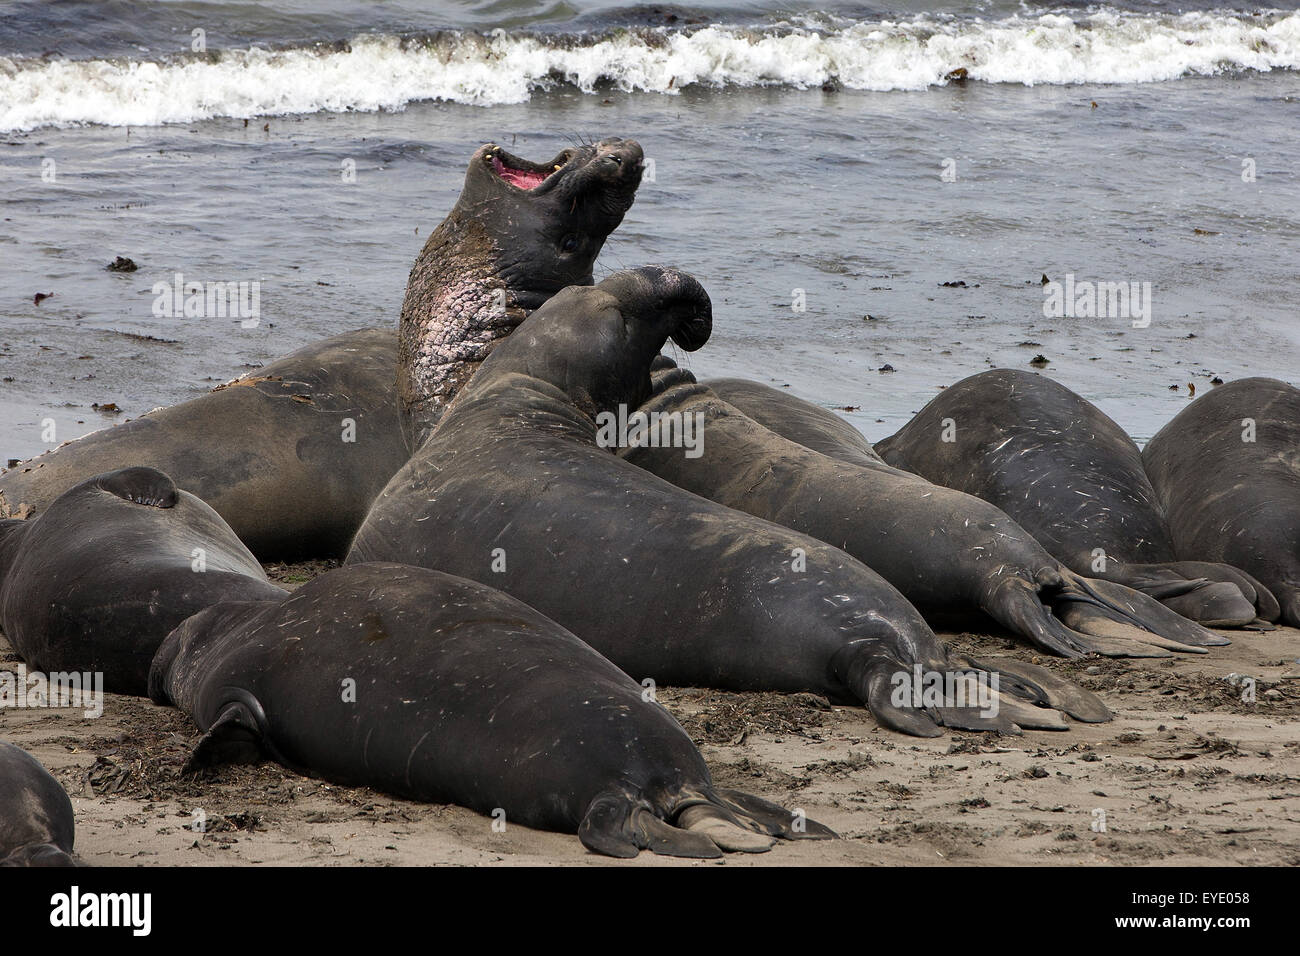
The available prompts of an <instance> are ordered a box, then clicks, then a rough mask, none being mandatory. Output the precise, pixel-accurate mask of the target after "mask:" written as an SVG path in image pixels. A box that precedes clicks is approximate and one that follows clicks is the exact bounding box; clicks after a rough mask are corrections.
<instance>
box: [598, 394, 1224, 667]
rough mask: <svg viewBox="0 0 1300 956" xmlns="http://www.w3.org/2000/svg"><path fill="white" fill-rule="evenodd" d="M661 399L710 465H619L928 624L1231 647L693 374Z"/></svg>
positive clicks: (1019, 532) (1052, 638) (647, 457)
mask: <svg viewBox="0 0 1300 956" xmlns="http://www.w3.org/2000/svg"><path fill="white" fill-rule="evenodd" d="M655 385H656V390H657V394H655V395H654V397H652V398H651V399H649V400H648V401H646V402H645V403H644V404H643V405H642V406H641V408H640V411H641V412H642V413H643V414H645V415H648V416H650V417H651V418H652V419H655V418H657V420H660V421H672V420H677V419H681V420H688V419H690V420H694V421H695V422H696V423H697V424H696V426H695V427H696V429H697V430H699V431H701V432H702V433H703V434H704V436H705V441H704V445H703V449H702V454H698V455H691V454H689V453H686V452H685V451H684V450H683V449H682V448H677V447H672V446H671V445H670V444H668V443H663V442H660V443H650V442H645V441H642V442H638V443H631V444H630V445H629V447H626V448H624V449H622V450H621V451H620V454H621V455H622V456H623V457H624V458H625V459H626V460H627V461H629V462H632V463H633V464H636V465H638V466H639V467H642V468H644V469H646V470H648V471H650V472H652V473H654V474H655V475H658V476H659V477H661V478H664V479H666V480H668V481H671V482H672V483H673V484H675V485H677V486H678V487H680V488H684V489H686V490H688V491H692V492H694V493H696V494H698V495H702V496H704V497H707V498H710V499H712V500H713V501H716V502H718V503H719V504H723V505H726V506H728V507H731V508H735V509H737V510H739V511H744V512H746V513H748V514H751V515H754V516H756V517H759V518H763V519H765V520H767V521H773V522H776V523H777V524H780V525H784V526H785V527H788V528H792V529H794V530H795V531H799V532H802V533H804V534H807V535H811V536H812V537H814V538H816V539H818V540H820V541H824V542H826V543H827V544H831V545H835V546H836V547H839V548H841V549H843V550H844V551H846V552H848V553H849V554H851V555H852V556H853V557H855V558H857V559H858V560H859V561H861V562H862V563H863V564H865V565H867V567H869V568H871V569H872V570H873V571H875V572H877V573H879V574H880V575H881V576H882V577H884V579H885V580H887V581H888V582H889V583H890V584H892V585H894V586H895V587H896V588H898V590H899V591H901V592H902V594H903V596H904V597H905V598H907V599H908V600H909V601H911V602H912V603H913V604H914V605H916V606H917V607H918V608H919V609H920V610H921V611H922V612H924V613H925V614H927V616H933V615H935V614H942V615H945V616H948V615H952V614H954V613H955V614H960V615H962V616H963V617H969V615H970V614H971V613H972V612H975V611H977V610H983V611H984V612H986V613H987V614H988V615H989V616H990V617H992V618H993V619H994V620H995V621H997V622H998V623H999V624H1001V625H1003V626H1004V627H1006V628H1007V629H1009V630H1010V631H1012V632H1013V633H1015V634H1018V635H1021V636H1023V637H1026V638H1028V639H1029V640H1030V641H1032V642H1033V643H1035V644H1036V645H1038V646H1039V647H1042V648H1044V649H1046V650H1049V651H1052V652H1054V653H1057V654H1063V655H1066V656H1070V657H1077V656H1079V655H1081V654H1084V653H1089V652H1092V653H1098V654H1106V655H1110V656H1138V657H1152V656H1165V657H1167V656H1169V653H1170V650H1181V651H1195V652H1199V653H1203V650H1202V648H1201V647H1200V646H1199V645H1203V644H1222V643H1225V641H1224V639H1223V638H1221V637H1219V636H1218V635H1216V634H1214V633H1212V632H1210V631H1207V630H1205V629H1204V628H1202V627H1200V626H1198V625H1196V624H1193V623H1191V622H1190V621H1185V620H1183V619H1182V618H1181V617H1179V616H1178V615H1176V614H1174V613H1172V612H1171V611H1169V610H1167V609H1165V608H1164V607H1162V606H1161V605H1160V604H1158V603H1157V602H1155V601H1153V600H1150V599H1149V598H1146V597H1145V596H1144V595H1142V594H1138V593H1135V592H1132V591H1129V590H1128V589H1126V588H1122V587H1118V586H1116V585H1114V584H1110V583H1108V582H1104V581H1092V580H1088V579H1087V578H1083V577H1079V576H1078V575H1075V574H1072V573H1071V572H1070V571H1069V570H1067V569H1066V568H1064V567H1062V566H1061V565H1060V564H1059V563H1058V562H1057V561H1056V560H1054V559H1053V558H1052V557H1051V555H1049V554H1048V553H1047V552H1046V551H1044V550H1043V548H1042V547H1041V546H1040V545H1039V544H1038V542H1037V541H1035V540H1034V539H1033V537H1032V536H1030V535H1029V533H1028V532H1026V531H1025V530H1024V529H1023V528H1021V527H1020V526H1019V525H1018V524H1016V522H1014V521H1012V520H1011V519H1010V518H1009V517H1007V515H1005V514H1004V513H1002V512H1001V511H999V510H998V509H997V508H996V507H994V506H993V505H991V504H989V503H988V502H986V501H981V500H980V499H979V498H975V497H972V496H971V495H967V494H963V493H962V492H960V491H954V490H952V489H950V488H943V487H939V486H936V485H933V484H931V483H930V482H928V481H926V480H925V479H923V478H919V477H917V476H916V475H912V474H908V473H906V472H903V471H899V470H898V469H896V468H891V467H890V466H888V465H886V464H884V463H883V462H875V463H871V464H854V463H849V462H845V461H840V460H836V459H833V458H828V457H827V456H825V455H822V454H819V453H818V452H815V451H813V450H812V449H811V448H806V447H804V446H803V445H800V444H797V443H796V442H792V441H789V440H788V439H785V438H782V437H781V436H780V435H777V434H775V433H774V432H771V431H769V430H767V429H766V428H764V427H763V426H762V425H759V424H758V423H757V422H755V421H754V420H753V419H751V418H749V417H748V416H747V415H745V414H743V413H742V412H741V411H740V410H739V409H737V408H735V407H734V406H732V405H731V404H729V403H727V402H724V401H722V399H720V398H718V396H717V395H715V394H714V393H713V392H712V390H711V389H709V388H708V387H706V386H703V385H700V384H697V383H696V382H695V379H694V377H693V376H692V375H691V374H690V373H689V372H686V371H684V370H681V369H677V370H673V371H665V372H660V373H659V374H658V375H657V376H656V382H655ZM963 623H965V622H964V621H963ZM1191 645H1196V646H1191Z"/></svg>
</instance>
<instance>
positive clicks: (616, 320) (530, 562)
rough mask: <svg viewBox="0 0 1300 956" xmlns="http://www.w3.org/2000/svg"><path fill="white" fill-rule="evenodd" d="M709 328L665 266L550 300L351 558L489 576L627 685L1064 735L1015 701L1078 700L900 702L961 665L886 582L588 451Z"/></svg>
mask: <svg viewBox="0 0 1300 956" xmlns="http://www.w3.org/2000/svg"><path fill="white" fill-rule="evenodd" d="M710 327H711V311H710V305H709V299H708V296H707V294H706V293H705V292H704V290H703V289H702V288H700V286H699V284H698V283H696V282H695V280H694V279H692V278H691V277H690V276H687V275H684V274H682V273H679V272H676V271H675V270H663V269H656V268H646V269H640V270H635V271H624V272H618V273H615V274H614V275H613V276H611V277H610V278H608V279H606V280H605V281H604V282H601V283H600V284H599V285H597V286H595V287H587V288H576V287H575V288H569V289H565V290H564V291H563V292H561V293H560V294H558V295H556V296H555V297H554V298H552V299H551V300H550V301H549V302H547V303H546V304H545V305H544V306H543V307H542V308H540V309H539V310H537V311H536V312H535V313H534V314H533V315H532V316H531V317H530V318H529V319H528V320H526V321H525V322H524V323H523V325H521V326H520V327H519V329H518V330H516V331H515V332H514V333H513V334H512V335H511V336H510V337H509V338H508V339H506V340H505V341H504V342H502V343H500V344H499V345H498V346H497V347H496V349H495V350H494V351H493V353H492V354H491V355H490V356H489V357H488V359H487V360H486V361H485V362H484V363H483V365H482V366H481V367H480V368H479V370H478V373H477V374H476V375H475V376H474V378H473V380H472V381H471V382H470V383H469V385H467V386H466V387H465V388H464V389H463V390H462V391H461V393H460V394H459V396H458V397H457V399H456V400H455V401H454V402H453V403H452V405H451V406H450V407H449V408H448V409H447V411H446V413H445V414H444V416H443V418H442V420H441V421H440V423H439V425H438V427H437V429H436V430H435V431H434V432H433V434H432V435H431V436H430V438H429V440H428V441H427V442H426V443H425V444H424V445H423V446H422V447H421V449H420V451H419V452H418V453H417V454H416V455H415V456H414V457H413V458H412V460H411V461H410V462H408V463H407V465H406V466H405V467H404V468H403V469H402V470H401V471H400V472H398V474H397V475H395V476H394V477H393V480H392V481H391V482H389V484H388V487H387V488H385V489H384V491H383V493H382V494H381V495H380V496H379V498H378V500H377V501H376V502H375V506H374V508H372V509H371V512H370V514H369V516H367V518H366V522H365V524H363V525H362V526H361V529H360V530H359V531H358V532H357V538H356V541H355V542H354V543H353V546H352V551H351V552H350V553H349V555H348V557H347V563H348V564H354V563H358V562H363V561H376V560H384V561H400V562H402V563H405V564H414V565H421V566H426V567H436V568H438V569H440V570H444V571H447V572H449V573H452V574H459V575H462V576H464V577H468V578H471V579H474V580H478V581H482V582H484V583H488V584H491V585H493V586H494V587H498V588H500V589H501V590H503V591H505V592H507V593H508V594H511V595H513V596H514V597H517V598H519V599H520V600H522V601H524V602H525V603H527V604H529V605H531V606H532V607H535V608H536V609H537V610H539V611H541V612H542V613H543V614H546V615H547V616H548V617H550V618H552V619H553V620H555V621H556V622H557V623H559V624H561V625H562V626H564V627H567V628H568V629H569V630H571V631H572V632H573V633H574V634H576V635H577V636H578V637H579V638H581V639H582V640H584V641H586V642H587V643H588V644H590V645H592V646H593V647H594V648H596V650H598V651H600V652H601V653H603V654H605V656H607V657H608V658H610V660H612V661H613V662H614V663H615V664H616V665H618V666H619V667H621V668H622V669H623V670H624V671H625V672H627V673H628V674H630V675H631V676H632V677H634V678H636V679H637V680H641V679H643V678H652V679H654V680H656V681H659V682H661V683H666V684H685V685H693V686H700V685H705V686H712V687H722V688H734V689H739V690H759V689H763V690H782V691H805V690H806V691H815V692H817V693H821V694H824V695H826V696H827V697H829V698H831V699H833V700H838V701H851V702H854V703H866V704H867V706H869V707H870V708H871V711H872V713H873V714H875V716H876V717H877V719H879V720H880V721H881V722H882V723H883V724H885V725H886V726H888V727H891V728H893V729H896V730H901V731H903V732H906V733H912V734H919V735H927V736H934V735H937V734H939V733H941V730H940V728H941V727H942V726H949V727H970V728H979V729H1001V730H1006V731H1010V732H1015V731H1016V730H1017V729H1018V727H1017V725H1020V726H1036V727H1056V728H1060V727H1064V726H1065V722H1064V720H1063V719H1062V717H1061V715H1060V714H1059V713H1057V712H1056V711H1055V710H1052V709H1049V708H1046V707H1036V706H1028V705H1026V703H1024V701H1025V700H1028V701H1029V702H1031V703H1032V704H1046V703H1049V702H1050V703H1051V705H1052V706H1053V707H1065V708H1073V707H1074V704H1075V701H1076V699H1077V698H1075V697H1073V696H1072V695H1069V694H1065V695H1062V694H1059V692H1058V690H1057V689H1056V688H1054V687H1052V686H1046V687H1044V686H1042V685H1041V684H1037V683H1034V682H1033V681H1032V680H1029V679H1024V680H1022V679H1020V678H1019V677H1015V678H1013V677H1012V676H1011V675H1010V674H1009V673H1004V674H1003V677H1002V692H1001V694H1000V695H998V694H996V692H995V694H994V698H995V699H996V700H997V701H998V702H999V703H998V705H997V706H995V707H994V708H993V709H994V710H995V711H996V713H993V714H989V713H986V712H982V710H981V709H980V708H977V707H972V706H969V702H963V703H955V702H954V700H955V698H953V697H952V696H946V697H944V698H943V699H942V700H939V701H938V702H937V703H935V702H933V701H931V702H926V703H924V705H920V706H918V705H917V704H916V703H914V702H913V701H912V700H905V701H900V700H898V699H897V697H896V696H895V695H894V694H893V691H895V690H896V689H897V684H894V683H891V681H892V680H893V679H894V678H895V677H897V676H898V675H899V674H900V673H903V674H906V673H911V672H912V670H913V668H914V667H919V668H921V669H922V670H923V671H924V672H925V673H927V674H931V673H943V674H948V673H952V672H953V671H955V670H961V669H963V668H964V667H965V666H966V664H967V662H963V661H958V660H955V659H950V658H949V655H948V652H947V649H946V648H945V647H944V646H943V645H942V644H941V643H940V642H939V640H938V639H937V638H936V637H935V635H934V633H933V632H932V631H931V630H930V628H929V627H928V626H927V625H926V623H925V621H924V620H923V619H922V618H921V616H920V614H919V613H917V611H916V609H915V608H913V607H912V606H911V605H910V604H908V603H907V601H906V600H904V599H903V597H902V595H900V594H899V593H898V592H897V591H896V590H895V589H894V588H892V587H891V586H890V585H888V584H887V583H886V582H885V581H883V580H882V579H881V578H880V577H879V576H878V575H877V574H875V573H874V572H872V571H870V570H869V569H868V568H866V567H864V566H863V565H861V564H860V563H858V562H857V561H855V560H853V559H852V558H850V557H849V556H848V555H846V554H844V553H843V552H841V551H838V550H836V549H834V548H831V547H829V546H827V545H825V544H822V543H821V542H818V541H815V540H813V539H812V538H809V537H806V536H804V535H800V534H796V533H795V532H792V531H790V530H789V529H787V528H782V527H780V526H778V525H774V524H771V523H769V522H766V521H760V520H759V519H756V518H753V517H750V516H749V515H744V514H740V513H739V512H735V511H732V510H731V509H729V508H724V507H722V506H720V505H717V504H714V503H712V502H709V501H705V500H704V499H702V498H699V497H697V496H695V495H692V494H689V493H687V492H684V491H682V490H681V489H679V488H675V487H673V486H672V485H670V484H668V483H667V482H665V481H662V480H661V479H659V478H656V477H654V476H653V475H650V474H647V473H646V472H644V471H642V470H641V469H639V468H636V467H635V466H633V465H631V464H629V463H627V462H625V461H622V460H620V459H619V458H618V457H617V456H615V455H614V454H612V452H611V451H609V450H607V449H605V448H601V447H599V446H598V444H597V440H598V438H597V436H598V428H597V424H596V421H595V419H596V417H597V416H599V415H601V414H602V413H605V412H610V411H612V410H615V409H617V408H619V407H620V406H623V407H624V409H626V408H628V407H631V408H635V406H636V405H638V404H639V403H640V402H641V401H642V400H643V399H644V398H645V397H646V396H647V395H648V394H649V393H650V363H651V361H652V359H653V358H654V357H655V354H656V353H657V352H658V351H659V350H660V348H662V347H663V345H664V343H665V342H666V340H667V339H669V338H670V337H671V338H672V339H673V341H674V342H676V343H677V345H679V346H680V347H681V348H683V349H685V350H687V351H693V350H694V349H697V348H699V347H700V346H701V345H703V344H704V342H705V340H706V339H707V338H708V335H709V331H710ZM805 565H806V566H805ZM970 669H971V670H972V671H975V670H980V668H979V666H978V665H973V664H972V665H970ZM981 673H984V674H985V675H986V676H987V672H986V671H981ZM1079 695H1080V696H1087V695H1083V694H1082V692H1079ZM1017 697H1019V698H1020V699H1019V700H1017ZM1062 698H1065V699H1064V701H1062ZM1092 700H1094V701H1095V698H1093V699H1092ZM1097 706H1100V704H1097ZM985 710H987V708H986V709H985ZM1103 710H1104V708H1103Z"/></svg>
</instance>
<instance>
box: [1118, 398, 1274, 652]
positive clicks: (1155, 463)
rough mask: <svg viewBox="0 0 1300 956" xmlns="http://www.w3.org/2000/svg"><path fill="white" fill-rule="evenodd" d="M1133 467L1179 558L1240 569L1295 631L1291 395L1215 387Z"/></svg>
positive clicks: (1180, 416)
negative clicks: (1150, 492)
mask: <svg viewBox="0 0 1300 956" xmlns="http://www.w3.org/2000/svg"><path fill="white" fill-rule="evenodd" d="M1142 461H1143V463H1144V464H1145V466H1146V470H1147V474H1148V475H1149V476H1150V477H1151V483H1152V485H1154V487H1155V491H1156V494H1157V495H1159V498H1160V502H1161V503H1162V504H1163V505H1164V508H1165V511H1166V513H1167V514H1168V515H1169V528H1170V531H1171V532H1172V534H1173V541H1174V549H1175V550H1176V551H1177V553H1178V556H1179V557H1180V558H1187V559H1190V560H1194V561H1226V562H1227V563H1228V564H1231V565H1233V566H1234V567H1239V568H1242V569H1243V570H1245V571H1249V572H1250V573H1251V574H1253V575H1254V576H1255V577H1257V578H1259V580H1260V581H1262V582H1264V584H1265V585H1267V586H1268V588H1269V590H1271V591H1272V592H1273V593H1274V594H1275V595H1276V596H1277V600H1278V602H1279V603H1280V604H1281V614H1282V620H1283V621H1284V622H1286V623H1287V624H1289V625H1291V626H1292V627H1300V389H1296V388H1294V387H1292V386H1290V385H1287V384H1286V383H1285V382H1279V381H1277V380H1276V379H1272V378H1243V379H1240V380H1238V381H1235V382H1229V383H1228V384H1227V385H1221V386H1219V387H1218V388H1216V389H1214V390H1213V391H1211V392H1209V393H1208V394H1206V395H1204V396H1202V397H1201V398H1198V399H1196V400H1195V401H1194V402H1192V403H1191V404H1190V405H1188V406H1187V408H1185V409H1183V411H1181V412H1179V413H1178V415H1177V417H1175V418H1174V420H1173V421H1171V422H1170V423H1169V424H1167V425H1166V426H1165V427H1164V428H1162V429H1160V431H1159V432H1157V433H1156V436H1155V437H1154V438H1152V439H1151V441H1149V442H1147V446H1146V449H1145V450H1144V451H1143V453H1142Z"/></svg>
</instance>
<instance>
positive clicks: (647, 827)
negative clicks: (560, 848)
mask: <svg viewBox="0 0 1300 956" xmlns="http://www.w3.org/2000/svg"><path fill="white" fill-rule="evenodd" d="M578 839H579V840H581V841H582V845H583V846H585V847H586V848H587V849H588V850H591V851H592V852H594V853H603V854H605V855H606V856H614V857H618V858H620V859H625V860H626V859H631V858H632V857H634V856H636V855H637V853H639V852H640V851H641V850H643V849H646V850H650V851H652V852H654V853H657V854H659V855H660V856H680V857H688V858H691V859H700V860H712V859H716V858H717V857H720V856H722V851H721V850H720V849H718V846H717V844H716V843H714V842H713V841H712V840H710V839H709V838H708V837H707V836H706V835H705V834H703V833H697V832H692V831H690V830H681V829H678V828H677V827H674V826H672V825H671V824H668V823H665V822H664V821H663V820H660V819H659V818H658V817H657V816H655V815H654V813H653V812H652V811H651V810H650V809H649V807H647V806H645V805H644V803H642V802H641V801H640V800H637V799H634V798H632V797H630V796H628V795H627V794H626V793H622V792H608V793H603V794H601V795H600V796H598V797H596V799H595V800H593V801H592V802H591V806H590V807H588V808H587V813H586V815H585V816H584V817H583V818H582V822H581V823H580V824H578Z"/></svg>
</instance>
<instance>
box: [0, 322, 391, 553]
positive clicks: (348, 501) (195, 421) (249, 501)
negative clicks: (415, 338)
mask: <svg viewBox="0 0 1300 956" xmlns="http://www.w3.org/2000/svg"><path fill="white" fill-rule="evenodd" d="M396 364H397V339H396V336H395V335H394V334H393V331H392V330H391V329H363V330H360V331H357V332H348V333H346V334H344V335H337V336H334V337H333V338H330V339H326V340H325V341H323V342H320V343H317V344H315V345H311V346H308V347H307V348H304V349H299V350H298V351H296V352H293V353H291V354H289V355H287V356H285V357H284V358H282V359H279V360H277V361H275V362H272V363H271V364H270V365H267V366H265V367H263V368H260V369H258V370H257V371H256V372H253V373H250V374H249V375H246V376H244V377H242V378H238V379H235V380H234V381H233V382H231V383H229V384H228V385H223V386H220V387H219V388H217V389H216V390H215V391H213V392H211V393H210V394H208V395H204V396H202V397H201V398H196V399H193V400H192V401H188V402H182V403H181V404H179V405H173V406H171V407H170V408H163V409H159V410H157V411H153V412H150V413H149V414H147V415H144V416H142V417H140V418H137V419H135V420H134V421H131V422H127V423H126V424H123V425H117V426H115V427H113V428H107V429H104V430H103V431H98V432H95V433H94V434H91V435H87V436H86V437H85V438H81V439H78V440H77V441H74V442H70V443H68V444H67V445H65V446H63V447H62V448H59V449H57V450H55V451H53V452H49V453H47V454H45V455H42V456H40V457H39V458H34V459H32V460H31V461H29V462H26V463H24V464H22V465H20V466H18V467H16V468H14V469H12V470H10V471H8V472H6V473H5V474H4V475H0V517H9V516H15V517H19V516H22V515H24V514H27V513H28V512H36V513H40V512H41V511H44V510H45V509H46V508H48V507H49V505H50V503H51V502H52V501H54V499H55V498H57V497H59V495H61V494H63V492H65V491H67V490H68V489H69V488H71V487H72V486H73V485H75V484H77V483H79V482H81V481H84V480H85V479H87V478H89V477H91V476H93V475H99V474H103V473H104V472H108V471H113V470H115V469H118V468H127V467H132V466H137V465H139V466H148V467H151V468H157V469H159V470H160V471H163V472H165V473H167V474H168V475H170V476H171V477H172V478H173V479H174V480H175V482H176V483H177V484H178V485H180V487H182V488H184V489H185V490H186V491H189V492H190V493H192V494H195V495H198V496H199V497H200V498H202V499H203V500H204V501H206V502H207V503H208V504H209V505H210V506H211V507H212V508H213V509H214V510H215V511H216V512H217V514H219V515H221V517H222V518H224V519H225V521H226V522H227V523H228V524H229V525H230V526H231V527H232V528H233V529H234V531H235V534H237V535H239V537H240V539H241V540H242V541H243V542H244V543H245V544H246V545H247V546H248V548H249V549H250V550H251V551H252V552H253V553H254V554H256V555H257V556H258V557H259V558H261V559H262V560H264V561H280V560H295V559H299V558H307V557H311V558H318V557H326V556H341V555H342V554H343V552H344V551H345V550H346V549H347V546H348V543H349V542H350V541H351V540H352V535H353V534H355V533H356V530H357V527H358V526H359V525H360V524H361V520H362V519H363V518H364V517H365V514H366V511H367V510H368V509H369V507H370V503H371V501H372V500H373V499H374V497H375V495H377V494H378V493H379V491H380V489H381V488H383V487H384V483H385V482H387V481H388V479H389V478H391V477H392V476H393V473H394V472H396V471H397V469H398V468H400V467H401V466H402V465H403V464H404V463H405V462H406V459H407V457H408V455H407V451H406V446H405V444H404V442H403V441H402V436H401V430H400V428H399V425H398V420H397V391H396V386H395V384H394V369H395V367H396Z"/></svg>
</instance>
